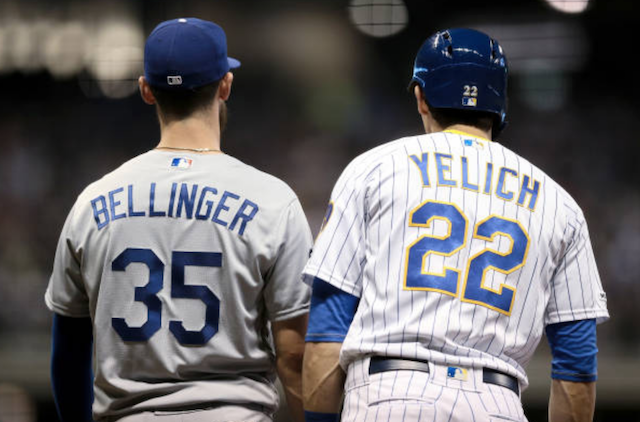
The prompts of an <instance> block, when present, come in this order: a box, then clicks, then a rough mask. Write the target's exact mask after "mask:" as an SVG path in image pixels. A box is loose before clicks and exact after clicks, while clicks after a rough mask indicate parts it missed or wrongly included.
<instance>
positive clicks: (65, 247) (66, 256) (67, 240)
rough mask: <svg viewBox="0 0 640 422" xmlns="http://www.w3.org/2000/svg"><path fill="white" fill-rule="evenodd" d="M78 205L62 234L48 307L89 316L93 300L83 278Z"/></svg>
mask: <svg viewBox="0 0 640 422" xmlns="http://www.w3.org/2000/svg"><path fill="white" fill-rule="evenodd" d="M75 212H76V207H75V206H74V208H72V210H71V212H70V213H69V215H68V216H67V220H66V221H65V224H64V226H63V228H62V232H61V233H60V238H59V239H58V246H57V249H56V254H55V258H54V262H53V271H52V273H51V277H50V279H49V285H48V286H47V291H46V293H45V303H46V305H47V307H48V308H49V309H50V310H51V311H53V312H55V313H57V314H60V315H64V316H69V317H88V316H90V312H89V299H88V296H87V293H86V290H85V285H84V282H83V279H82V271H81V263H82V248H81V247H80V246H78V244H77V243H78V241H77V239H75V238H74V235H73V232H74V231H73V225H74V220H75V219H74V216H75Z"/></svg>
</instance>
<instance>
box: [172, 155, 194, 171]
mask: <svg viewBox="0 0 640 422" xmlns="http://www.w3.org/2000/svg"><path fill="white" fill-rule="evenodd" d="M191 164H193V160H192V159H190V158H185V157H174V158H173V159H172V160H171V167H172V168H177V169H181V170H187V169H189V168H191Z"/></svg>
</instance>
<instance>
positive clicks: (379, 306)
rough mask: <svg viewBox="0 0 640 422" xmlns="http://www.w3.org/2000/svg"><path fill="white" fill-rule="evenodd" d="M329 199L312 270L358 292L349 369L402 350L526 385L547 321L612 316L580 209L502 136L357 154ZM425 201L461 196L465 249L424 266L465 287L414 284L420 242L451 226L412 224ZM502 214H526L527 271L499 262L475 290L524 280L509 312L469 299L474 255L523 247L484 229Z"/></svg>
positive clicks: (419, 141)
mask: <svg viewBox="0 0 640 422" xmlns="http://www.w3.org/2000/svg"><path fill="white" fill-rule="evenodd" d="M424 154H426V155H424ZM436 154H441V155H439V156H438V158H436ZM412 156H413V157H414V158H411V157H412ZM463 157H465V159H464V162H465V163H464V166H463V159H462V158H463ZM422 159H425V160H427V161H426V170H425V168H424V164H425V163H424V162H423V161H420V162H421V163H422V166H423V167H420V166H419V165H417V162H418V161H416V160H422ZM438 160H440V161H438ZM463 168H464V169H466V172H465V173H463V171H464V170H463ZM423 171H426V174H424V175H423V173H422V172H423ZM525 179H526V181H527V182H528V184H527V185H526V186H525V185H524V184H525ZM463 182H464V183H463ZM536 183H537V184H536ZM454 184H455V186H452V185H454ZM474 186H477V188H474ZM536 186H537V188H536ZM331 201H332V202H333V204H334V209H333V215H332V217H331V218H330V219H329V220H328V222H327V223H326V224H325V226H324V229H323V231H322V233H321V234H320V236H319V237H318V239H317V241H316V245H315V247H314V252H313V255H312V257H311V259H310V261H309V262H308V264H307V266H306V267H305V270H304V273H305V275H306V279H307V280H309V279H310V277H319V278H321V279H323V280H325V281H327V282H329V283H331V284H333V285H335V286H336V287H338V288H340V289H342V290H344V291H346V292H348V293H350V294H353V295H355V296H358V297H360V305H359V307H358V310H357V313H356V315H355V318H354V321H353V323H352V325H351V328H350V331H349V333H348V335H347V337H346V339H345V342H344V345H343V348H342V353H341V364H342V365H343V367H345V368H346V367H348V366H349V364H350V363H352V362H355V361H358V360H360V359H362V358H363V357H364V356H367V355H372V354H375V355H386V356H397V357H406V358H412V359H420V360H428V361H430V362H435V363H440V364H450V365H460V366H465V367H470V368H480V367H490V368H493V369H497V370H500V371H503V372H506V373H508V374H511V375H513V376H516V377H517V378H518V379H519V381H520V384H521V386H522V387H523V388H526V386H527V384H528V381H527V377H526V373H525V371H524V367H525V366H526V365H527V363H528V361H529V360H530V359H531V356H532V355H533V352H534V350H535V348H536V346H537V344H538V343H539V341H540V338H541V336H542V333H543V330H544V326H545V324H552V323H557V322H563V321H570V320H578V319H585V318H596V319H598V321H599V322H601V321H603V320H605V319H607V318H608V311H607V308H606V299H605V297H604V292H603V289H602V285H601V282H600V277H599V275H598V270H597V267H596V264H595V260H594V258H593V251H592V248H591V243H590V239H589V233H588V229H587V224H586V222H585V219H584V216H583V214H582V211H581V210H580V208H579V206H578V205H577V203H576V202H575V201H574V200H573V199H572V198H571V196H570V195H569V194H568V193H567V192H566V191H564V190H563V189H562V188H561V187H560V186H559V185H558V184H557V183H555V182H554V181H553V180H551V179H550V178H549V177H548V176H547V175H546V174H545V173H544V172H542V171H541V170H540V169H538V168H537V167H535V166H534V165H533V164H531V163H530V162H529V161H527V160H526V159H524V158H522V157H520V156H518V155H517V154H515V153H513V152H512V151H510V150H509V149H507V148H505V147H504V146H502V145H500V144H498V143H495V142H490V141H487V140H483V139H479V138H474V137H472V136H470V135H466V134H461V133H452V132H441V133H435V134H430V135H422V136H416V137H407V138H402V139H398V140H396V141H393V142H390V143H387V144H384V145H381V146H379V147H377V148H374V149H372V150H370V151H368V152H366V153H364V154H362V155H361V156H359V157H357V158H356V159H354V160H353V161H352V162H351V163H350V164H349V166H348V167H347V168H346V169H345V171H344V172H343V174H342V175H341V177H340V178H339V180H338V181H337V182H336V185H335V187H334V190H333V193H332V196H331ZM426 201H437V202H440V203H447V204H455V205H456V206H457V208H458V209H459V210H460V212H461V213H462V214H463V215H464V218H465V219H466V221H467V229H466V235H465V238H464V239H463V240H464V242H463V244H464V247H462V248H461V249H459V250H457V251H456V252H455V253H453V254H451V255H450V256H445V255H442V254H437V253H430V254H427V252H424V254H425V255H423V267H422V272H423V274H424V273H433V274H444V270H445V268H449V269H454V270H457V271H459V274H460V275H459V278H458V291H457V294H455V295H453V294H443V293H441V292H438V291H433V290H419V289H414V290H409V289H407V288H406V287H405V275H406V262H407V255H408V248H409V247H410V245H412V244H414V243H415V242H416V241H417V240H418V239H420V238H421V237H422V236H429V237H440V238H444V239H447V238H448V236H449V234H448V233H450V232H449V230H450V228H449V226H450V223H448V222H447V221H446V220H444V219H442V218H440V219H435V220H433V221H432V222H431V223H429V224H421V225H414V226H411V225H409V223H410V220H409V215H410V212H411V211H412V210H415V209H417V207H419V206H420V205H421V204H424V203H425V202H426ZM492 215H493V216H498V217H499V218H500V221H503V219H506V220H508V221H512V222H514V223H513V224H514V225H515V224H516V223H515V222H517V224H519V227H521V229H522V231H523V232H524V233H526V236H527V239H528V250H527V253H526V255H525V257H524V259H523V260H522V261H523V263H524V264H523V265H522V266H521V267H518V268H516V269H515V270H513V271H511V272H510V273H508V274H507V273H503V272H500V271H497V270H496V269H495V267H493V268H492V267H489V269H488V270H486V271H485V273H484V278H483V282H482V283H483V284H482V285H480V287H476V288H479V289H485V290H488V289H490V290H492V291H495V292H497V293H498V294H499V293H500V291H501V290H500V289H501V285H504V286H509V287H511V288H514V289H515V293H514V300H513V305H512V307H511V308H510V312H506V311H505V312H503V313H501V312H498V311H497V310H496V309H495V308H492V307H491V306H492V305H491V303H486V306H485V305H482V304H478V303H472V302H468V301H464V300H462V299H463V298H464V295H465V294H466V293H465V280H467V278H468V272H467V270H468V268H467V267H468V263H469V262H470V261H471V260H472V259H474V258H475V257H476V256H477V255H479V254H481V253H487V251H493V252H494V253H495V254H502V255H509V254H510V253H511V251H512V248H513V246H514V240H513V239H512V238H511V237H510V236H507V235H504V234H500V233H498V234H497V235H495V236H494V237H493V238H491V239H488V238H480V237H474V232H475V230H476V228H477V226H478V225H479V224H480V223H482V222H483V221H485V220H487V219H488V218H489V217H490V216H492ZM356 263H359V264H360V265H355V264H356ZM485 268H486V267H485ZM466 288H467V289H468V288H469V286H467V287H466ZM502 291H503V292H504V291H505V290H502ZM507 311H509V309H507ZM468 400H469V401H470V402H471V403H473V400H472V399H471V398H468V397H465V396H461V397H460V398H459V400H458V406H457V407H458V408H460V407H467V403H468ZM495 405H496V406H499V407H501V410H502V411H506V412H508V411H509V410H511V411H512V412H515V410H516V409H518V408H519V406H520V405H519V404H518V405H517V406H516V405H515V403H514V402H512V401H508V400H507V401H505V400H504V399H502V398H500V397H496V403H495ZM473 406H475V405H473ZM441 411H442V410H438V412H441ZM354 412H355V411H354ZM440 416H441V415H438V418H440ZM387 417H388V415H387ZM427 420H428V419H427ZM444 420H446V418H445V419H444Z"/></svg>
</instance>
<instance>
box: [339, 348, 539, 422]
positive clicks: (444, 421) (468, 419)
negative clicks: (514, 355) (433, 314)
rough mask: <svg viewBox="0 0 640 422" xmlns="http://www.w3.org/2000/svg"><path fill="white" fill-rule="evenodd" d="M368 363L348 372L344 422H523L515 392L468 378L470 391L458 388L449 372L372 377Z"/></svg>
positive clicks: (477, 374)
mask: <svg viewBox="0 0 640 422" xmlns="http://www.w3.org/2000/svg"><path fill="white" fill-rule="evenodd" d="M368 365H369V363H368V359H363V360H359V361H357V362H355V363H354V364H353V365H351V366H350V367H349V370H348V371H347V381H346V384H345V388H346V395H345V401H344V407H343V412H342V417H341V420H342V422H365V421H366V422H415V421H420V422H430V421H431V422H475V421H477V422H486V421H490V420H501V421H524V422H526V420H527V419H526V417H525V415H524V411H523V409H522V405H521V403H520V398H519V397H518V396H517V395H516V394H515V393H513V392H512V391H511V390H507V389H505V388H503V387H499V386H496V385H492V384H484V383H483V382H482V381H481V377H482V371H481V370H475V371H473V370H471V371H470V372H469V385H464V386H463V385H462V384H458V385H454V384H453V383H449V382H448V381H447V378H446V367H441V366H437V365H433V366H432V368H433V371H432V372H431V373H424V372H415V371H389V372H383V373H380V374H375V375H371V376H370V375H368V373H367V370H366V368H368Z"/></svg>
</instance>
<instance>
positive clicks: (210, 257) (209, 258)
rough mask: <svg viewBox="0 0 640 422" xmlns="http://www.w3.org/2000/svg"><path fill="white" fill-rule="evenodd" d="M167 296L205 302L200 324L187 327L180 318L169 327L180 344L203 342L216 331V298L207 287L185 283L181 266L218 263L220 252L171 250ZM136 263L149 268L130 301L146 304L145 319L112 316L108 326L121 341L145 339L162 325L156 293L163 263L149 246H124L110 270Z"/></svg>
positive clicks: (214, 264)
mask: <svg viewBox="0 0 640 422" xmlns="http://www.w3.org/2000/svg"><path fill="white" fill-rule="evenodd" d="M171 262H172V265H171V297H172V298H179V299H194V300H201V301H202V302H204V304H205V305H206V311H205V321H204V327H203V328H202V329H201V330H199V331H189V330H186V329H185V328H184V326H183V325H182V322H181V321H170V322H169V331H171V333H172V334H173V336H174V337H175V338H176V339H177V340H178V342H179V343H180V344H183V345H186V346H198V345H203V344H206V343H207V342H208V341H209V340H211V337H213V336H214V335H215V334H216V333H217V332H218V322H219V318H220V300H219V299H218V297H217V296H216V295H215V294H214V293H213V292H212V291H211V290H210V289H209V288H208V287H207V286H199V285H192V284H185V282H184V273H185V271H184V270H185V267H187V266H197V267H221V266H222V254H221V253H218V252H173V253H172V255H171ZM132 263H140V264H144V265H146V266H147V268H148V269H149V281H148V283H147V284H145V285H144V286H142V287H136V288H135V293H134V301H136V302H142V303H144V304H145V305H146V306H147V321H146V322H145V323H144V324H142V326H140V327H130V326H129V324H128V323H127V322H126V321H125V319H124V318H112V319H111V326H112V327H113V329H114V330H115V331H116V332H117V333H118V335H119V336H120V337H121V338H122V340H124V341H147V340H149V339H150V338H151V336H152V335H154V334H155V333H156V332H157V331H158V330H159V329H160V327H161V326H162V322H161V318H162V302H161V301H160V298H158V296H157V294H158V292H160V290H162V286H163V278H164V263H163V262H162V261H161V260H160V258H158V256H157V255H156V254H155V253H154V252H153V251H152V250H151V249H135V248H128V249H125V250H124V251H123V252H122V253H121V254H120V255H118V257H117V258H116V259H115V260H113V262H112V264H111V270H112V271H126V270H127V267H128V266H129V264H132Z"/></svg>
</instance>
